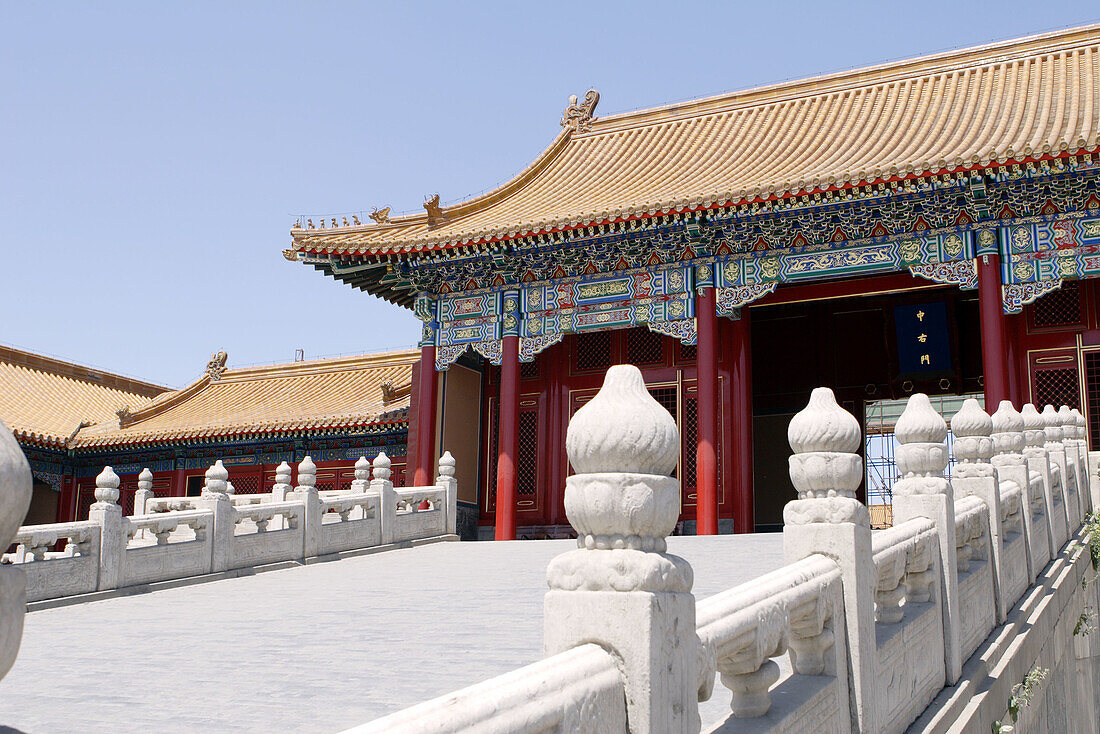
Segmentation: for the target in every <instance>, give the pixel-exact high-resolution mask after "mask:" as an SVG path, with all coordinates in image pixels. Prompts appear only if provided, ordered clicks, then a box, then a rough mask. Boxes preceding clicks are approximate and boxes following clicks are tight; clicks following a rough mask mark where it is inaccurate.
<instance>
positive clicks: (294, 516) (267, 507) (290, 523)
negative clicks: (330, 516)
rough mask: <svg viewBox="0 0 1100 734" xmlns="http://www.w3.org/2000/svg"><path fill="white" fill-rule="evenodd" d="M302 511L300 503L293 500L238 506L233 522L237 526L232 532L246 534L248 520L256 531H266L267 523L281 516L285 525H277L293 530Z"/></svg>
mask: <svg viewBox="0 0 1100 734" xmlns="http://www.w3.org/2000/svg"><path fill="white" fill-rule="evenodd" d="M303 511H304V509H303V506H302V504H301V503H300V502H295V501H289V502H268V503H265V504H262V505H248V506H246V507H238V508H235V511H234V515H235V520H234V524H235V525H236V527H237V530H236V531H234V534H235V535H242V534H247V532H248V531H247V523H250V522H251V523H252V524H253V525H255V526H256V532H257V533H266V532H267V530H268V525H269V524H270V523H271V521H272V520H274V519H275V518H282V520H283V523H285V525H284V524H283V523H280V524H279V527H286V528H288V529H290V530H294V529H296V528H297V527H298V521H299V520H300V519H301V517H302V514H303ZM242 525H245V527H244V528H242V527H241V526H242ZM242 531H243V532H242Z"/></svg>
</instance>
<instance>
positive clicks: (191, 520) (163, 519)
mask: <svg viewBox="0 0 1100 734" xmlns="http://www.w3.org/2000/svg"><path fill="white" fill-rule="evenodd" d="M211 520H212V516H211V514H210V512H208V511H206V510H189V511H181V512H171V513H160V514H155V515H142V516H139V517H131V518H128V519H127V521H126V524H125V526H124V532H125V535H126V542H127V544H129V543H130V542H132V541H133V540H134V538H135V537H138V536H139V534H142V533H143V531H144V534H146V535H148V536H154V537H155V538H156V544H157V545H158V546H165V545H168V543H169V536H171V535H172V533H175V532H177V531H178V530H179V529H180V528H181V527H183V528H189V529H190V531H191V535H192V536H193V537H191V538H186V540H197V541H200V542H201V541H204V540H206V534H207V530H208V529H209V527H210V522H211Z"/></svg>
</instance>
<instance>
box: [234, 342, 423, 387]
mask: <svg viewBox="0 0 1100 734" xmlns="http://www.w3.org/2000/svg"><path fill="white" fill-rule="evenodd" d="M410 358H412V359H411V360H410ZM419 358H420V352H419V350H416V349H394V350H391V351H387V352H372V353H368V354H353V355H345V356H341V357H321V358H318V359H309V360H303V361H301V362H280V363H278V364H266V365H253V366H250V367H233V368H230V369H227V370H225V372H223V373H222V376H221V378H220V379H218V380H217V382H246V381H250V380H262V379H267V378H270V377H289V376H296V375H302V374H321V373H325V372H340V371H343V370H346V369H355V368H359V367H366V366H371V367H387V366H389V365H391V364H394V365H396V364H406V363H408V362H409V361H415V360H416V359H419ZM276 373H277V374H276Z"/></svg>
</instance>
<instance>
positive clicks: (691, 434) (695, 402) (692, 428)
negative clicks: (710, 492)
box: [680, 398, 699, 498]
mask: <svg viewBox="0 0 1100 734" xmlns="http://www.w3.org/2000/svg"><path fill="white" fill-rule="evenodd" d="M680 435H681V436H682V444H681V448H680V465H681V466H682V467H683V479H682V480H681V484H682V485H683V488H682V489H681V491H682V492H683V494H684V497H685V498H686V497H687V495H688V494H689V493H694V492H695V487H696V483H697V475H696V466H695V449H696V446H697V444H698V442H699V399H698V398H686V399H685V400H684V421H683V425H682V426H680Z"/></svg>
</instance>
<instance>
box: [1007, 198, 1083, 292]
mask: <svg viewBox="0 0 1100 734" xmlns="http://www.w3.org/2000/svg"><path fill="white" fill-rule="evenodd" d="M1000 235H1001V249H1002V261H1001V268H1002V272H1001V277H1002V279H1003V281H1004V283H1005V284H1006V285H1012V284H1017V283H1037V282H1040V281H1050V280H1058V279H1065V278H1087V277H1094V276H1097V275H1100V212H1097V211H1091V212H1087V213H1083V214H1076V215H1066V216H1064V217H1060V218H1058V219H1054V220H1052V221H1042V220H1040V221H1024V222H1017V223H1015V224H1012V225H1009V226H1007V227H1002V228H1001V230H1000Z"/></svg>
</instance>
